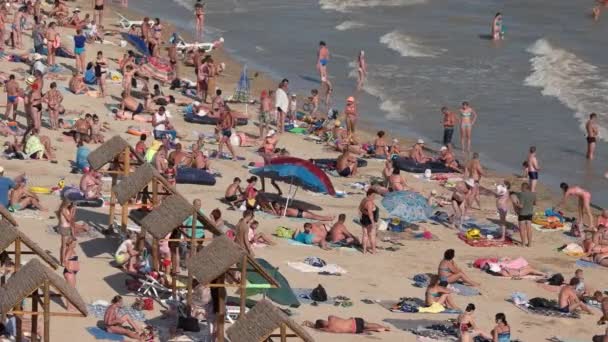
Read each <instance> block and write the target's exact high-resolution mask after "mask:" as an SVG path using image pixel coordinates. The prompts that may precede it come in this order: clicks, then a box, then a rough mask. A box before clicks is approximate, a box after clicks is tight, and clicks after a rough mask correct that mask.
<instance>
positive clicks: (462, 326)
mask: <svg viewBox="0 0 608 342" xmlns="http://www.w3.org/2000/svg"><path fill="white" fill-rule="evenodd" d="M473 314H475V304H472V303H470V304H468V305H467V307H466V309H465V310H464V312H463V313H461V314H460V315H459V316H458V319H457V331H458V337H459V338H460V339H459V340H458V341H459V342H473V341H474V338H475V337H477V336H480V337H482V338H485V339H486V340H492V336H490V335H489V334H486V333H484V332H483V331H481V330H479V328H478V327H477V324H476V323H475V319H474V318H473Z"/></svg>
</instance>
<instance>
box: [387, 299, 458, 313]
mask: <svg viewBox="0 0 608 342" xmlns="http://www.w3.org/2000/svg"><path fill="white" fill-rule="evenodd" d="M378 304H380V306H382V307H383V308H385V309H387V310H389V311H391V312H399V313H427V314H429V313H430V314H437V313H442V314H458V313H461V311H460V310H453V309H446V308H445V307H444V306H443V305H441V304H439V303H433V305H431V306H428V307H427V306H426V305H425V303H424V301H423V300H422V299H420V298H401V299H400V300H399V302H397V303H395V301H379V302H378Z"/></svg>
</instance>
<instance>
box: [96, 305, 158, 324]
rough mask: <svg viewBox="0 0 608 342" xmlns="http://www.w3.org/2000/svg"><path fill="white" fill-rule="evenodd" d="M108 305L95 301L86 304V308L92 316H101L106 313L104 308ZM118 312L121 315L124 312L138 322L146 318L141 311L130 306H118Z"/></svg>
mask: <svg viewBox="0 0 608 342" xmlns="http://www.w3.org/2000/svg"><path fill="white" fill-rule="evenodd" d="M108 306H109V305H105V304H97V303H93V304H87V310H88V312H89V314H91V315H92V316H94V317H96V318H103V316H104V315H105V313H106V310H107V309H108ZM118 314H119V315H121V316H122V315H125V314H126V315H129V316H131V317H132V318H133V319H134V320H136V321H140V322H144V321H145V320H146V316H145V315H144V312H143V311H140V310H135V309H133V308H132V307H130V306H123V307H122V308H120V309H119V310H118Z"/></svg>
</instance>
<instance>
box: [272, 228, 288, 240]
mask: <svg viewBox="0 0 608 342" xmlns="http://www.w3.org/2000/svg"><path fill="white" fill-rule="evenodd" d="M274 235H276V236H277V237H279V238H282V239H291V237H292V236H293V232H292V231H291V229H289V228H287V227H277V229H276V230H275V231H274Z"/></svg>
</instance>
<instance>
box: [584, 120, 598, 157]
mask: <svg viewBox="0 0 608 342" xmlns="http://www.w3.org/2000/svg"><path fill="white" fill-rule="evenodd" d="M585 130H586V131H587V159H589V160H593V158H594V156H595V145H596V144H597V138H598V132H599V129H598V126H597V114H595V113H591V114H589V120H587V123H586V124H585Z"/></svg>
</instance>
